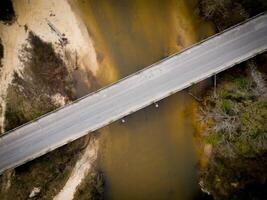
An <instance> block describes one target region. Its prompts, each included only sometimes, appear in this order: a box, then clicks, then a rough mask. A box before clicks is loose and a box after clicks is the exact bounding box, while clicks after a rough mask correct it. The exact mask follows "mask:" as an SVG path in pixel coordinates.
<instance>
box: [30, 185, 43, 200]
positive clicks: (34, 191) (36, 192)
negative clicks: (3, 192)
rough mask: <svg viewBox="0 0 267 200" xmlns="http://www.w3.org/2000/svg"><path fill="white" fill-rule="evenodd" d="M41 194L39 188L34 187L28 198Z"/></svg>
mask: <svg viewBox="0 0 267 200" xmlns="http://www.w3.org/2000/svg"><path fill="white" fill-rule="evenodd" d="M40 192H41V188H40V187H34V188H33V189H32V191H31V193H30V195H29V198H33V197H35V196H36V195H37V194H39V193H40Z"/></svg>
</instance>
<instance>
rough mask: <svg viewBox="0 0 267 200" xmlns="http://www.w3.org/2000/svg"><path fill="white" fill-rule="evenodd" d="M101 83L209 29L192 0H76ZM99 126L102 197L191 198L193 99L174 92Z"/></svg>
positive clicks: (194, 162)
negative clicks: (103, 190)
mask: <svg viewBox="0 0 267 200" xmlns="http://www.w3.org/2000/svg"><path fill="white" fill-rule="evenodd" d="M76 1H77V4H78V6H79V10H80V11H81V17H82V18H83V20H84V21H85V23H86V25H87V28H88V32H89V34H90V36H91V37H92V38H93V40H94V46H95V49H96V51H97V60H98V62H99V64H100V69H99V71H98V75H97V81H98V83H99V85H101V86H104V85H106V84H109V83H111V82H114V81H116V80H118V79H120V78H122V77H125V76H127V75H129V74H131V73H133V72H136V71H137V70H140V69H142V68H144V67H146V66H148V65H150V64H152V63H154V62H156V61H159V60H161V59H162V58H164V57H166V56H168V55H171V54H173V53H175V52H178V51H180V50H182V49H183V48H186V47H188V46H190V45H192V44H194V43H196V42H197V41H200V40H201V39H204V38H206V37H208V36H210V35H211V34H213V28H212V26H211V25H210V24H209V23H207V22H204V21H203V20H202V19H201V18H200V17H199V16H198V14H197V9H196V7H197V1H196V0H190V1H186V0H127V1H124V0H97V1H92V0H76ZM158 105H159V107H156V106H155V105H151V106H149V107H147V108H145V109H143V110H141V111H138V112H137V113H134V114H132V115H130V116H127V117H126V118H125V123H122V122H121V121H118V122H115V123H113V124H111V125H109V126H107V127H105V128H102V129H101V130H100V131H99V132H100V154H99V155H100V156H99V165H100V168H101V170H102V171H103V173H104V175H105V183H106V184H105V197H106V199H116V200H118V199H123V200H124V199H127V200H131V199H133V200H137V199H153V200H154V199H193V198H194V196H195V193H196V192H197V190H198V185H197V161H198V156H197V153H196V150H195V149H196V146H195V145H194V144H195V142H194V136H196V135H197V134H198V129H197V124H196V117H195V115H196V107H197V103H196V101H195V100H194V99H193V98H192V97H191V96H190V95H188V93H187V92H186V91H182V92H179V93H177V94H175V95H172V96H171V97H169V98H167V99H165V100H162V101H160V102H159V103H158Z"/></svg>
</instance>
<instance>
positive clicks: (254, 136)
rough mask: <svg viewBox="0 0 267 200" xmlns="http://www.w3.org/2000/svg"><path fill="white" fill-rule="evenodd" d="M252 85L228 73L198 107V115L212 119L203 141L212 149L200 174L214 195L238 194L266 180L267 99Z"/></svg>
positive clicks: (205, 185) (224, 197)
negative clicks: (215, 90) (256, 92)
mask: <svg viewBox="0 0 267 200" xmlns="http://www.w3.org/2000/svg"><path fill="white" fill-rule="evenodd" d="M236 76H237V75H236ZM255 86H256V83H254V82H253V81H252V79H251V78H249V77H248V76H245V75H239V76H237V77H228V79H227V80H226V79H224V80H222V81H221V82H219V84H218V85H217V95H216V97H214V96H213V95H211V96H208V97H207V99H206V101H205V102H206V104H205V105H204V106H203V107H202V109H203V110H204V112H202V113H204V115H205V116H204V117H203V116H202V119H205V121H208V122H209V121H211V122H212V123H208V124H206V125H207V126H208V127H207V136H204V137H203V143H205V144H212V146H213V150H212V154H211V157H210V159H209V164H208V167H207V168H205V169H202V170H201V172H200V174H201V175H200V176H201V181H203V184H204V188H205V189H207V190H208V191H210V192H211V194H212V195H213V196H214V197H215V199H230V197H231V196H232V197H233V198H238V194H237V193H236V192H237V191H239V190H241V189H242V188H244V187H247V185H249V184H262V183H264V181H265V180H267V171H266V166H267V159H265V158H266V155H267V99H266V97H261V96H255V95H254V94H253V91H254V89H255ZM233 194H234V195H233ZM242 194H243V193H242Z"/></svg>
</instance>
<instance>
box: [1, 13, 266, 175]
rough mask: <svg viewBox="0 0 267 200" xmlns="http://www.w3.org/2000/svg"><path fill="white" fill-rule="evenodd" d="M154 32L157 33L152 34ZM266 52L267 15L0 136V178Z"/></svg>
mask: <svg viewBox="0 0 267 200" xmlns="http://www.w3.org/2000/svg"><path fill="white" fill-rule="evenodd" d="M155 31H156V30H155ZM266 49H267V14H265V15H260V16H258V17H256V18H254V19H252V20H250V21H247V22H246V23H243V24H241V25H239V26H236V27H234V28H232V29H230V30H228V31H225V32H223V33H222V34H218V35H216V36H214V37H212V38H210V39H208V40H206V41H204V42H202V43H200V44H198V45H195V46H193V47H192V48H189V49H187V50H185V51H183V52H182V53H180V54H176V55H173V56H171V57H169V58H167V59H165V60H163V61H160V62H158V63H156V64H154V65H152V66H150V67H148V68H146V69H144V70H141V71H139V72H137V73H135V74H133V75H131V76H129V77H127V78H124V79H123V80H121V81H119V82H117V83H116V84H113V85H111V86H109V87H106V88H104V89H102V90H100V91H97V92H95V93H92V94H90V95H88V96H86V97H84V98H82V99H80V100H78V101H76V102H74V103H73V104H70V105H68V106H65V107H64V108H62V109H60V110H57V111H55V112H53V113H50V114H48V115H46V116H44V117H41V118H39V119H38V120H35V121H33V122H31V123H28V124H27V125H25V126H22V127H20V128H17V129H15V130H13V131H11V132H9V133H8V134H5V135H3V136H2V137H0V173H2V172H3V171H5V170H7V169H10V168H14V167H16V166H19V165H21V164H23V163H25V162H27V161H29V160H32V159H34V158H36V157H38V156H41V155H43V154H45V153H47V152H49V151H51V150H53V149H55V148H58V147H60V146H62V145H64V144H66V143H68V142H70V141H73V140H75V139H77V138H80V137H82V136H84V135H85V134H87V133H88V132H92V131H94V130H96V129H99V128H101V127H103V126H105V125H107V124H109V123H111V122H113V121H115V120H118V119H120V118H122V117H123V116H126V115H128V114H130V113H132V112H135V111H137V110H139V109H141V108H144V107H145V106H148V105H150V104H151V103H153V102H156V101H159V100H161V99H163V98H165V97H167V96H169V95H170V94H172V93H174V92H177V91H180V90H182V89H184V88H186V87H188V86H190V85H191V84H192V83H196V82H198V81H201V80H203V79H205V78H207V77H210V76H212V75H213V74H214V73H218V72H220V71H223V70H225V69H227V68H229V67H231V66H233V65H235V64H236V63H240V62H242V61H244V60H246V59H248V58H250V57H252V56H254V55H256V54H258V53H261V52H263V51H265V50H266Z"/></svg>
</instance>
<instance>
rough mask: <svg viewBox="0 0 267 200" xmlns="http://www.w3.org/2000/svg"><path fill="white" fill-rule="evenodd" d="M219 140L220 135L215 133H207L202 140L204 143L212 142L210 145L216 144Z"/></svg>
mask: <svg viewBox="0 0 267 200" xmlns="http://www.w3.org/2000/svg"><path fill="white" fill-rule="evenodd" d="M220 140H221V139H220V136H219V135H218V134H216V133H214V134H209V135H207V136H205V137H204V138H203V142H204V143H205V144H212V145H216V144H218V143H219V142H220Z"/></svg>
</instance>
